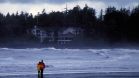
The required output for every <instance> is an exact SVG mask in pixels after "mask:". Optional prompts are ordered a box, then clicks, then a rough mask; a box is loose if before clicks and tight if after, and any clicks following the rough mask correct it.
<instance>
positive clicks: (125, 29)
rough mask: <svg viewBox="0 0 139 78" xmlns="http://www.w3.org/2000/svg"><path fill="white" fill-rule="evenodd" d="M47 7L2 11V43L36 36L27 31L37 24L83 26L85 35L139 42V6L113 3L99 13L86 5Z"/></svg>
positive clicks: (113, 40) (95, 37) (109, 40)
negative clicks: (130, 6) (36, 11)
mask: <svg viewBox="0 0 139 78" xmlns="http://www.w3.org/2000/svg"><path fill="white" fill-rule="evenodd" d="M46 10H47V9H43V10H42V12H40V13H39V12H38V14H37V15H35V16H33V15H32V14H31V13H27V12H16V13H13V14H10V13H7V14H6V15H4V14H3V13H0V43H4V42H11V40H13V41H14V40H15V41H16V40H30V41H32V40H33V38H32V36H31V34H28V33H27V31H28V30H30V29H31V28H33V26H34V25H37V26H40V27H42V28H43V29H47V28H50V27H53V28H54V30H59V29H60V28H62V27H70V26H75V27H80V28H82V29H84V38H86V39H87V38H88V39H92V41H93V40H104V41H108V42H110V43H115V42H123V41H124V42H135V43H138V42H139V5H138V6H136V7H134V8H133V9H127V8H120V9H117V8H115V7H113V6H110V7H108V8H106V9H105V10H101V11H100V13H99V16H97V15H96V10H95V9H93V8H91V7H89V6H88V5H85V6H84V8H80V6H79V5H77V6H75V7H74V8H73V9H70V10H65V11H62V12H60V11H52V12H50V13H46Z"/></svg>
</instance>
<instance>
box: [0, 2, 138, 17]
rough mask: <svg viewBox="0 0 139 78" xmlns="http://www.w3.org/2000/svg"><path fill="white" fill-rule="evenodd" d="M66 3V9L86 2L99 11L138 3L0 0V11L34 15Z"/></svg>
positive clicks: (55, 9)
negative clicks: (109, 7) (22, 12)
mask: <svg viewBox="0 0 139 78" xmlns="http://www.w3.org/2000/svg"><path fill="white" fill-rule="evenodd" d="M66 4H67V8H68V9H72V8H73V7H75V6H76V5H79V6H80V7H81V8H83V7H84V6H85V4H87V5H88V6H89V7H92V8H94V9H96V12H97V13H99V11H100V10H101V9H105V8H107V7H108V6H115V7H117V8H121V7H123V8H130V9H131V8H134V7H135V6H137V5H139V0H0V12H1V13H3V14H7V13H8V12H9V13H10V14H12V13H16V12H17V11H18V12H21V11H24V12H28V13H32V14H33V15H36V14H37V13H38V12H41V11H42V10H43V9H45V10H46V12H47V13H50V12H52V11H64V10H65V7H66Z"/></svg>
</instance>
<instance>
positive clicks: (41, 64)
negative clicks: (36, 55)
mask: <svg viewBox="0 0 139 78" xmlns="http://www.w3.org/2000/svg"><path fill="white" fill-rule="evenodd" d="M37 69H38V78H43V70H44V69H45V64H44V62H43V60H41V62H39V63H38V64H37Z"/></svg>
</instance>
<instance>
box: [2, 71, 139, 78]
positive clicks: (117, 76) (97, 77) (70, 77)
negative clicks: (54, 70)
mask: <svg viewBox="0 0 139 78" xmlns="http://www.w3.org/2000/svg"><path fill="white" fill-rule="evenodd" d="M0 78H37V74H35V75H9V76H0ZM44 78H139V72H107V73H66V74H44Z"/></svg>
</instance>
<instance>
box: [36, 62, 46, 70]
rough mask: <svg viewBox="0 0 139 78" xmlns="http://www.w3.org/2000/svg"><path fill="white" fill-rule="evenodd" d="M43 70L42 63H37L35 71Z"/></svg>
mask: <svg viewBox="0 0 139 78" xmlns="http://www.w3.org/2000/svg"><path fill="white" fill-rule="evenodd" d="M44 68H45V64H44V63H43V62H39V63H38V64H37V69H38V70H43V69H44Z"/></svg>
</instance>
